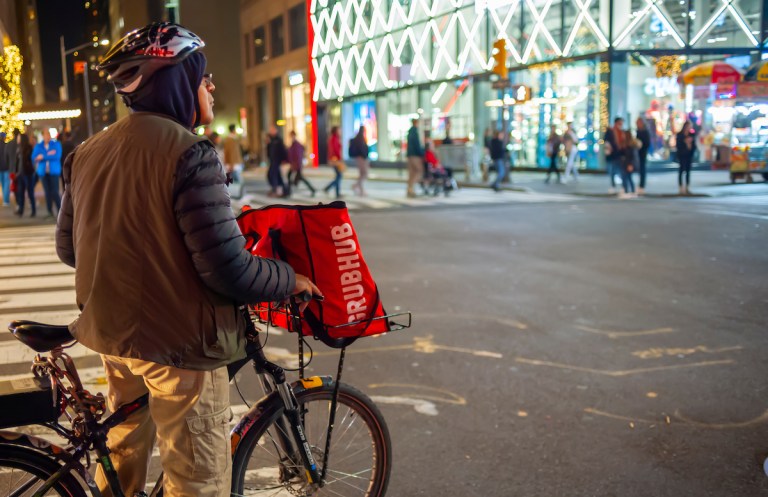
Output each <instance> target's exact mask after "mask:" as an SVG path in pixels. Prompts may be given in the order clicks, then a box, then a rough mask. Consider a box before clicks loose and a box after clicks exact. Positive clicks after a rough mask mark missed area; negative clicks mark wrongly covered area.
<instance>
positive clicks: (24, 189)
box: [15, 133, 37, 217]
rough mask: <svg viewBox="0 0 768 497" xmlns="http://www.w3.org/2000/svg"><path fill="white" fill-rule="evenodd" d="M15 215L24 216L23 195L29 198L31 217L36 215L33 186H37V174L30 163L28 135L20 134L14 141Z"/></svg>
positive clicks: (30, 146)
mask: <svg viewBox="0 0 768 497" xmlns="http://www.w3.org/2000/svg"><path fill="white" fill-rule="evenodd" d="M15 173H16V205H17V206H18V209H17V210H16V215H17V216H19V217H21V216H23V215H24V204H25V200H24V195H25V194H26V195H27V197H29V209H30V210H31V211H32V213H31V217H35V215H37V204H36V202H35V186H36V185H37V173H36V172H35V165H34V164H33V163H32V145H31V144H30V142H29V134H27V133H21V134H20V135H19V136H18V138H17V141H16V171H15Z"/></svg>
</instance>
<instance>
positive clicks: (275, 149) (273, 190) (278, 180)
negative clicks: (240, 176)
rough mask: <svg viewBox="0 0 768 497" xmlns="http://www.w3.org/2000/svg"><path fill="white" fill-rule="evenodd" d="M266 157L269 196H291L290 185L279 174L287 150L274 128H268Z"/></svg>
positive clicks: (286, 156) (286, 155)
mask: <svg viewBox="0 0 768 497" xmlns="http://www.w3.org/2000/svg"><path fill="white" fill-rule="evenodd" d="M267 157H268V158H269V169H268V170H267V181H268V182H269V187H270V190H269V196H270V197H278V196H282V197H288V196H289V195H290V194H291V185H290V184H286V183H285V181H283V174H282V173H281V172H280V166H281V165H282V164H283V163H284V162H287V161H288V149H287V148H285V142H283V138H282V137H281V136H280V134H279V133H278V132H277V128H276V127H274V126H270V128H269V143H267Z"/></svg>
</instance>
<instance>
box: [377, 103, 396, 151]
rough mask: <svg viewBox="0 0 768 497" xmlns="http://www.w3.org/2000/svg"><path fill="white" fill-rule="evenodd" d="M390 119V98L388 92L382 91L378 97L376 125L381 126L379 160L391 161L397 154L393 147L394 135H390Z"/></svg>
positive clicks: (379, 131)
mask: <svg viewBox="0 0 768 497" xmlns="http://www.w3.org/2000/svg"><path fill="white" fill-rule="evenodd" d="M388 120H389V100H388V99H387V96H386V94H382V93H380V94H379V95H378V96H377V97H376V125H377V126H378V127H379V129H378V133H379V143H378V148H379V160H383V161H391V160H393V158H394V155H395V153H394V150H393V147H392V137H391V136H390V135H389V129H387V121H388Z"/></svg>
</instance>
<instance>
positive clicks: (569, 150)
mask: <svg viewBox="0 0 768 497" xmlns="http://www.w3.org/2000/svg"><path fill="white" fill-rule="evenodd" d="M563 149H564V151H565V157H566V162H565V173H564V174H563V179H564V180H565V181H568V178H569V177H570V176H571V173H573V179H574V181H579V165H578V164H577V162H576V159H577V158H578V157H579V137H578V136H576V131H574V129H573V123H568V127H567V128H566V129H565V133H564V134H563Z"/></svg>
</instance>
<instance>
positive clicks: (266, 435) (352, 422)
mask: <svg viewBox="0 0 768 497" xmlns="http://www.w3.org/2000/svg"><path fill="white" fill-rule="evenodd" d="M332 396H333V385H325V386H322V387H318V388H313V389H311V390H305V391H302V392H299V393H297V395H296V399H297V401H298V402H299V405H300V408H301V411H302V413H303V418H304V431H305V434H306V437H307V441H308V442H309V444H310V446H311V448H312V453H313V455H314V458H315V461H316V463H317V465H318V467H320V468H321V469H322V463H323V455H324V451H325V445H326V444H325V442H326V437H327V428H328V423H329V416H330V408H331V398H332ZM280 420H284V424H282V427H281V426H280ZM286 426H288V425H287V420H286V418H285V416H284V415H283V408H282V405H281V403H280V401H279V400H278V399H276V400H275V402H273V403H272V405H271V406H267V407H266V408H265V410H264V413H263V415H262V416H261V418H260V419H259V420H258V421H257V424H255V425H254V426H253V427H251V429H250V430H249V431H248V432H247V433H246V435H245V437H244V438H243V440H242V441H241V442H240V446H239V448H238V450H237V453H236V454H235V459H234V461H233V464H232V470H233V472H232V492H233V495H238V496H240V495H244V496H275V497H283V496H285V497H293V496H297V495H299V496H344V497H382V496H383V495H384V494H385V492H386V489H387V484H388V482H389V473H390V470H391V467H392V460H391V457H392V455H391V452H392V445H391V441H390V438H389V430H388V429H387V425H386V423H385V422H384V418H383V416H382V415H381V412H380V411H379V409H378V408H377V407H376V406H375V405H374V403H373V402H372V401H371V399H369V398H368V397H367V396H366V395H365V394H363V393H362V392H360V391H359V390H357V389H355V388H353V387H351V386H349V385H345V384H343V383H342V384H341V386H340V387H339V397H338V404H337V407H336V420H335V425H334V429H333V433H332V435H331V448H330V454H329V458H328V470H327V472H326V477H325V481H326V483H325V486H324V487H322V488H317V487H315V486H313V485H310V484H309V483H308V481H307V476H306V472H305V470H304V466H303V464H302V460H301V457H300V455H299V454H298V453H295V451H294V453H289V451H288V450H286V448H285V447H284V444H283V443H281V438H283V437H287V438H288V439H291V438H292V437H291V435H290V433H288V432H289V431H290V430H285V428H284V427H286Z"/></svg>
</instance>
